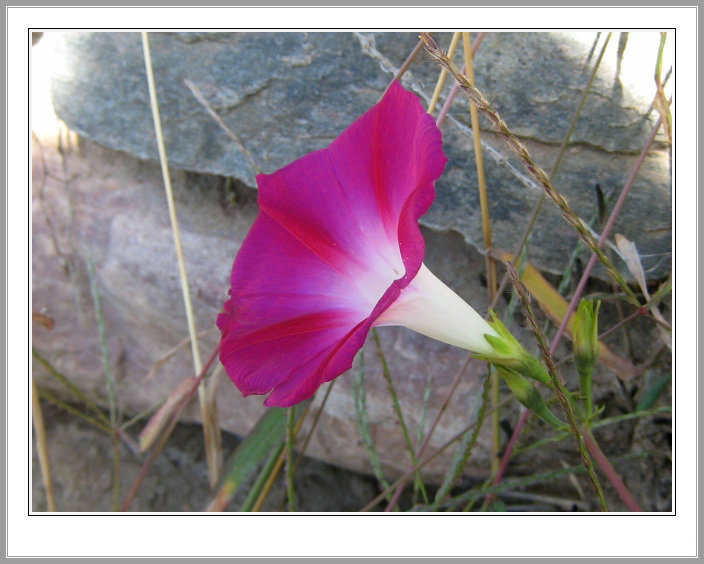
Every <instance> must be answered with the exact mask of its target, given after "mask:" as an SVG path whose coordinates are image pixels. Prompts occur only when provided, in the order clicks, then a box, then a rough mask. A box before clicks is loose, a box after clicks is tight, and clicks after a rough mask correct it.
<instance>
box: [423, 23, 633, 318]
mask: <svg viewBox="0 0 704 564" xmlns="http://www.w3.org/2000/svg"><path fill="white" fill-rule="evenodd" d="M421 38H422V39H423V41H424V43H425V49H426V51H427V52H428V53H429V54H430V56H431V57H432V58H433V59H434V60H435V61H437V62H438V63H439V64H440V65H442V66H443V67H444V68H446V69H447V70H448V71H449V72H450V74H452V76H453V77H454V79H455V80H456V81H457V83H458V84H459V85H460V88H462V90H463V91H464V92H465V94H466V95H467V96H468V97H469V99H470V100H472V101H473V102H474V103H475V104H476V105H477V107H478V108H479V109H480V110H481V111H482V112H483V113H484V114H485V115H486V116H487V118H488V119H489V120H490V121H491V122H492V124H493V125H494V127H495V128H496V132H497V133H498V134H499V135H500V136H501V137H502V138H503V139H504V141H505V142H506V144H507V145H508V146H509V147H510V148H511V150H513V152H514V153H516V155H517V156H518V158H519V159H521V161H522V162H523V165H524V166H525V167H526V170H527V171H528V172H529V173H530V174H531V176H533V178H535V179H536V181H537V182H538V184H539V185H540V186H541V187H542V188H543V190H544V192H545V194H546V195H547V196H548V197H549V198H550V199H551V200H552V201H553V203H554V204H555V205H556V206H557V207H558V208H559V209H560V211H561V212H562V216H563V217H564V218H565V220H566V221H567V222H568V223H569V224H570V225H571V226H572V227H573V228H574V229H575V231H577V233H578V235H579V236H580V237H581V238H582V240H583V241H584V242H585V243H586V245H587V246H588V247H589V249H590V250H591V251H592V252H593V253H594V254H595V255H596V257H597V258H598V259H599V260H600V261H601V263H602V264H603V265H604V268H605V269H606V271H607V272H608V273H609V275H610V276H611V277H612V278H613V279H614V281H615V282H616V283H617V284H618V285H619V286H620V287H621V289H622V290H623V292H624V294H625V295H626V299H627V300H628V301H629V302H631V303H632V304H634V305H636V306H638V305H640V303H639V302H638V298H637V297H636V295H635V294H634V293H633V290H631V288H630V287H629V286H628V283H627V282H626V280H625V279H624V278H623V276H622V275H621V273H620V272H619V271H618V270H617V269H616V267H615V266H614V265H613V263H612V262H611V261H610V260H609V258H608V257H607V256H606V255H605V254H604V251H602V250H601V248H600V246H599V245H598V243H597V241H596V239H595V238H594V237H593V235H592V233H591V231H590V230H589V228H588V227H587V225H586V224H585V223H584V221H582V219H581V218H580V217H579V216H578V215H577V214H575V213H574V211H572V209H571V208H570V206H569V204H568V203H567V200H565V198H564V197H563V196H562V194H560V192H558V191H557V190H556V189H555V187H554V186H553V185H552V182H551V181H550V178H549V177H548V175H547V174H546V173H545V171H544V170H543V169H542V168H541V167H539V166H538V165H537V164H536V163H535V161H533V158H532V157H531V156H530V153H529V152H528V150H527V149H526V148H525V146H524V145H523V143H521V142H520V141H519V140H518V138H517V137H516V136H515V135H514V134H513V133H512V132H511V131H510V130H509V128H508V126H507V125H506V123H505V122H504V121H503V119H502V118H501V116H500V115H499V113H498V112H497V111H496V110H494V108H493V107H492V106H491V105H490V104H489V102H488V100H487V99H486V98H485V97H484V95H483V94H482V93H481V92H480V91H479V90H478V89H477V88H476V87H475V86H474V85H473V84H471V83H470V82H469V81H468V80H467V79H466V78H465V77H464V75H463V74H462V72H461V71H460V69H459V68H458V67H457V65H455V64H454V63H453V62H452V61H451V60H450V59H448V58H447V56H446V55H445V54H444V53H443V52H442V51H441V50H440V49H439V48H438V46H437V44H436V43H435V41H434V40H433V39H432V38H431V37H430V36H429V35H428V34H426V33H422V34H421Z"/></svg>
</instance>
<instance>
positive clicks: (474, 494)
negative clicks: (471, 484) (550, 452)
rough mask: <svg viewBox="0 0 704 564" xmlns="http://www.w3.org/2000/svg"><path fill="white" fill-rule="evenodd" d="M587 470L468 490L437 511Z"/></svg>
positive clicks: (577, 468)
mask: <svg viewBox="0 0 704 564" xmlns="http://www.w3.org/2000/svg"><path fill="white" fill-rule="evenodd" d="M647 456H648V454H647V453H637V454H628V455H625V456H622V457H619V459H620V460H633V459H638V458H645V457H647ZM586 471H587V469H586V468H585V467H584V466H583V465H578V466H569V467H567V468H561V469H560V470H554V471H552V472H543V473H541V474H535V475H533V476H528V477H525V478H514V479H509V480H505V481H503V482H501V483H500V484H494V485H491V486H488V487H484V486H482V487H479V488H473V489H471V490H468V491H466V492H463V493H461V494H460V495H458V496H455V497H453V498H450V499H448V500H447V501H446V502H445V503H443V504H442V505H441V506H440V507H439V508H438V509H444V508H449V507H453V506H455V505H457V504H459V503H465V502H470V503H471V502H472V501H473V498H478V497H481V496H484V495H491V494H498V493H501V492H504V491H510V490H521V489H522V488H525V487H527V486H532V485H535V484H541V483H546V482H552V481H554V480H556V479H557V478H560V477H562V476H565V475H568V474H581V473H583V472H586Z"/></svg>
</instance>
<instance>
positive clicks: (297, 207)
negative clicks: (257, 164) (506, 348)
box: [218, 82, 446, 407]
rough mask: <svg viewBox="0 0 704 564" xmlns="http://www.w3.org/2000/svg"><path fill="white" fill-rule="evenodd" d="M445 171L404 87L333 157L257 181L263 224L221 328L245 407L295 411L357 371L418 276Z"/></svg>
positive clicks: (238, 265)
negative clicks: (373, 335)
mask: <svg viewBox="0 0 704 564" xmlns="http://www.w3.org/2000/svg"><path fill="white" fill-rule="evenodd" d="M445 162H446V159H445V156H444V154H443V152H442V142H441V134H440V131H439V130H438V129H437V127H436V126H435V122H434V120H433V118H432V117H431V116H430V115H428V114H427V113H425V111H424V110H423V108H422V106H421V105H420V102H419V100H418V98H417V97H415V96H414V95H412V94H410V93H409V92H407V91H406V90H404V89H403V87H401V85H400V84H398V83H396V82H395V83H394V84H392V86H391V87H390V88H389V91H388V92H387V93H386V95H385V96H384V98H383V99H382V100H381V101H380V102H379V103H378V104H377V105H375V106H374V107H372V108H371V109H370V110H369V111H368V112H367V113H365V114H364V115H363V116H362V117H361V118H359V119H358V120H357V121H355V122H354V123H353V124H352V125H351V126H350V127H348V128H347V129H346V130H345V131H344V132H343V133H342V134H341V135H340V136H339V137H338V138H337V139H336V140H335V141H333V143H332V144H331V145H330V146H329V147H327V148H326V149H322V150H320V151H316V152H313V153H310V154H308V155H306V156H304V157H302V158H301V159H299V160H297V161H295V162H293V163H291V164H290V165H288V166H286V167H284V168H282V169H281V170H279V171H277V172H275V173H273V174H270V175H259V176H258V177H257V183H258V184H259V205H260V209H261V212H260V214H259V217H258V218H257V220H256V221H255V223H254V225H253V226H252V229H251V230H250V232H249V234H248V235H247V238H246V239H245V241H244V243H243V244H242V248H241V249H240V251H239V253H238V255H237V258H236V260H235V264H234V267H233V271H232V279H231V283H232V287H231V290H230V295H231V297H230V300H228V302H227V303H226V304H225V310H224V312H223V313H222V314H221V315H220V316H219V317H218V326H219V327H220V330H221V331H222V342H221V352H220V359H221V361H222V363H223V364H224V366H225V368H226V370H227V372H228V374H229V375H230V377H231V378H232V380H233V381H234V382H235V384H236V385H237V386H238V388H239V389H240V390H241V391H242V393H243V394H244V395H249V394H265V393H269V392H272V393H271V395H270V396H269V398H268V399H267V401H266V402H265V403H266V405H276V406H282V407H284V406H289V405H293V404H295V403H298V402H300V401H303V400H305V399H307V398H309V397H311V396H312V395H313V393H314V392H315V390H317V388H318V387H319V386H320V385H322V384H323V383H325V382H327V381H330V380H332V379H333V378H335V377H337V376H339V375H340V374H341V373H343V372H344V371H346V370H347V369H349V368H350V366H351V365H352V361H353V359H354V356H355V354H356V353H357V351H358V350H359V349H360V348H361V347H362V345H363V344H364V341H365V339H366V336H367V333H368V332H369V329H370V327H371V325H372V323H373V322H374V320H376V318H377V317H378V316H379V315H381V314H382V313H383V312H384V311H385V310H386V309H387V308H388V307H389V306H390V305H391V304H392V303H393V302H394V300H395V299H396V298H397V297H398V295H399V293H400V291H401V289H402V288H404V287H405V286H407V285H408V284H409V283H410V281H411V280H412V279H413V277H414V276H415V275H416V273H417V272H418V269H419V268H420V265H421V263H422V261H423V255H424V251H425V245H424V242H423V237H422V235H421V232H420V229H419V227H418V218H419V217H420V216H422V215H423V214H424V213H425V212H426V211H427V209H428V207H429V206H430V204H431V203H432V201H433V199H434V188H433V183H434V181H435V180H436V179H437V177H438V176H439V175H440V174H441V173H442V170H443V168H444V166H445Z"/></svg>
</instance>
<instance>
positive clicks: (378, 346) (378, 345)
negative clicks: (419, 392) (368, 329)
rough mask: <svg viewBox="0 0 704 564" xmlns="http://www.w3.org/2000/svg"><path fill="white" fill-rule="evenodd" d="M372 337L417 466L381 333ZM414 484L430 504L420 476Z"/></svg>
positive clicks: (405, 439)
mask: <svg viewBox="0 0 704 564" xmlns="http://www.w3.org/2000/svg"><path fill="white" fill-rule="evenodd" d="M372 335H373V337H374V344H375V345H376V351H377V353H378V355H379V359H380V360H381V368H382V371H383V373H384V379H385V380H386V384H387V385H388V387H389V393H390V394H391V400H392V402H393V405H394V411H396V416H397V417H398V420H399V423H400V424H401V433H402V434H403V439H404V441H406V450H407V451H408V454H409V456H410V457H411V464H413V465H414V466H415V465H416V464H417V463H418V461H417V460H416V453H415V449H414V448H413V443H412V442H411V436H410V435H409V433H408V427H406V421H405V420H404V418H403V412H402V411H401V404H400V403H399V402H398V395H397V394H396V388H395V386H394V383H393V380H392V379H391V371H390V370H389V366H388V364H387V363H386V356H385V355H384V351H383V350H382V348H381V341H380V340H379V333H377V331H376V329H372ZM414 482H415V485H416V488H417V489H418V490H419V491H420V492H421V495H422V496H423V500H424V501H425V503H429V498H428V493H427V492H426V491H425V484H423V481H422V480H421V478H420V474H416V475H415V479H414Z"/></svg>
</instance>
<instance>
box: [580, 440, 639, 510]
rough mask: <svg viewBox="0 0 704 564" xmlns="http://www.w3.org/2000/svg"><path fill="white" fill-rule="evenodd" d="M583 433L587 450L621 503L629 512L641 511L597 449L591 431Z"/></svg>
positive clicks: (600, 451) (597, 445) (604, 456)
mask: <svg viewBox="0 0 704 564" xmlns="http://www.w3.org/2000/svg"><path fill="white" fill-rule="evenodd" d="M583 433H584V441H585V443H586V445H587V448H588V449H589V452H590V453H591V454H592V456H593V457H594V460H596V461H597V462H598V464H599V466H600V467H601V470H602V471H603V472H604V474H606V476H607V477H608V479H609V482H611V485H613V486H614V488H615V489H616V493H618V495H619V497H620V498H621V500H622V501H623V503H625V504H626V507H628V509H630V510H631V511H643V510H642V509H641V508H640V505H638V503H637V502H636V500H635V499H634V498H633V495H632V494H631V492H630V491H628V488H627V487H626V485H625V484H624V483H623V480H622V479H621V477H620V476H619V475H618V473H617V472H616V470H615V469H614V467H613V466H611V463H610V462H609V459H608V458H606V455H605V454H604V453H603V452H602V450H601V448H599V444H598V443H597V442H596V440H595V439H594V436H593V435H592V433H591V431H590V430H589V429H586V428H584V429H583Z"/></svg>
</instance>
